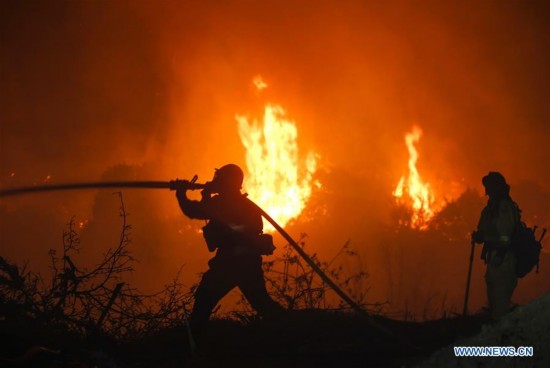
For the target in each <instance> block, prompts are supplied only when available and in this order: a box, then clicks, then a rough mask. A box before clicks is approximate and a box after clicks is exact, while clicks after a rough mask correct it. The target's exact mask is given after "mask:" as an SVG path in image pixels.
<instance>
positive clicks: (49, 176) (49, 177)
mask: <svg viewBox="0 0 550 368" xmlns="http://www.w3.org/2000/svg"><path fill="white" fill-rule="evenodd" d="M51 178H52V176H51V175H47V176H46V177H45V178H44V181H45V182H46V181H50V180H51Z"/></svg>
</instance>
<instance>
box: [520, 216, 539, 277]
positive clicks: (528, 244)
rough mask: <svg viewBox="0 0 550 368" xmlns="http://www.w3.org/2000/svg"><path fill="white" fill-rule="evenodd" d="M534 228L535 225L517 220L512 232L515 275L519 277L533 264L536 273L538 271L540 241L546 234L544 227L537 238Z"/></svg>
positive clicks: (528, 270)
mask: <svg viewBox="0 0 550 368" xmlns="http://www.w3.org/2000/svg"><path fill="white" fill-rule="evenodd" d="M536 230H537V227H536V226H535V227H534V228H530V227H527V225H526V224H525V223H524V222H521V221H519V224H518V227H517V229H516V232H515V234H514V238H513V240H512V251H513V252H514V253H515V255H516V259H517V263H516V276H517V277H519V278H522V277H524V276H525V275H527V274H528V273H529V272H531V270H532V269H533V267H535V266H537V273H538V271H539V258H540V251H541V248H542V245H541V242H542V239H543V238H544V235H545V234H546V229H544V230H543V232H542V235H541V237H540V239H539V240H537V238H536V237H535V232H536Z"/></svg>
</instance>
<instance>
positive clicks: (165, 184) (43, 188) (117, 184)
mask: <svg viewBox="0 0 550 368" xmlns="http://www.w3.org/2000/svg"><path fill="white" fill-rule="evenodd" d="M196 180H197V176H196V175H195V176H194V177H193V179H192V180H191V181H186V180H171V181H108V182H84V183H71V184H56V185H40V186H30V187H19V188H12V189H5V190H0V198H4V197H11V196H17V195H23V194H30V193H38V192H50V191H62V190H77V189H102V188H148V189H170V190H177V189H179V188H183V189H189V190H196V189H204V188H206V187H207V186H208V184H209V183H205V184H202V183H196V182H195V181H196ZM247 200H248V201H250V203H251V204H252V205H253V206H254V207H255V208H256V209H257V210H258V211H259V212H260V213H261V215H262V216H263V217H264V218H265V219H266V220H267V221H268V222H269V223H271V225H273V227H274V228H275V229H276V230H277V231H278V232H279V233H280V234H281V235H282V236H283V238H285V240H286V241H288V243H289V244H290V245H291V246H292V247H293V248H294V250H295V251H296V252H297V253H298V254H299V255H300V257H302V258H303V259H304V261H305V262H306V263H307V264H308V265H309V266H310V267H311V268H312V269H313V271H314V272H315V273H317V275H318V276H319V277H320V278H321V280H323V282H324V283H326V284H327V285H328V286H329V287H330V288H331V289H332V290H333V291H334V292H335V293H336V294H337V295H338V296H339V297H340V298H342V300H344V301H345V302H346V303H347V304H348V305H349V306H350V307H351V308H352V309H353V310H354V311H355V312H357V313H358V314H359V315H361V316H363V317H365V318H366V320H367V322H368V323H369V324H370V325H371V326H372V327H375V328H376V329H377V330H379V331H381V332H383V333H384V334H385V335H386V336H392V337H393V336H394V334H393V333H391V332H390V331H389V330H388V329H386V328H385V327H384V326H382V325H380V324H379V323H378V322H376V321H375V320H373V319H372V318H371V316H370V315H369V314H368V313H367V312H366V311H365V310H364V309H363V308H361V306H359V304H357V303H356V302H355V301H354V300H353V299H352V298H351V297H350V296H348V295H347V294H346V292H345V291H344V290H342V289H341V288H340V287H339V286H338V285H336V283H334V281H332V279H330V277H328V275H327V274H326V273H325V272H324V271H323V270H322V269H321V268H320V267H319V266H318V265H317V264H316V263H315V262H314V261H313V260H312V259H311V257H309V256H308V255H307V253H306V252H305V251H304V250H303V249H302V247H300V246H299V245H298V243H297V242H296V241H295V240H294V239H292V237H291V236H290V235H289V234H288V233H287V232H286V231H285V230H284V229H283V228H282V227H281V226H280V225H279V224H277V222H276V221H275V220H274V219H273V218H272V217H271V216H269V215H268V214H267V213H266V212H265V211H264V210H263V209H262V208H260V207H259V206H258V205H257V204H256V203H254V202H253V201H252V200H250V199H248V198H247Z"/></svg>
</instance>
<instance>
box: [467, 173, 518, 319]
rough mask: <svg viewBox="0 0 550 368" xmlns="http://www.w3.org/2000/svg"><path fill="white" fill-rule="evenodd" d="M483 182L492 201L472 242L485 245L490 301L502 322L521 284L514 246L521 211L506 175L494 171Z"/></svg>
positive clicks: (480, 221)
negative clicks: (512, 247) (513, 241)
mask: <svg viewBox="0 0 550 368" xmlns="http://www.w3.org/2000/svg"><path fill="white" fill-rule="evenodd" d="M482 182H483V186H484V187H485V194H486V195H487V196H488V197H489V200H488V201H487V206H485V208H484V209H483V211H482V212H481V217H480V219H479V223H478V226H477V230H476V231H475V232H474V233H473V234H472V239H473V240H474V241H475V242H476V243H483V244H484V245H483V250H482V252H481V258H482V259H483V260H484V261H485V263H486V265H487V269H486V272H485V282H486V285H487V299H488V301H489V308H490V310H491V316H492V318H493V319H499V318H501V317H502V316H503V315H505V314H506V313H507V312H508V311H509V309H510V300H511V298H512V294H513V292H514V289H515V287H516V285H517V277H516V262H517V260H516V256H515V254H514V252H513V251H512V250H511V243H512V240H513V236H514V232H515V229H516V227H517V226H518V223H519V208H518V207H517V205H516V204H515V203H514V202H513V201H512V198H511V197H510V186H509V185H508V184H507V183H506V179H505V178H504V176H502V174H500V173H498V172H490V173H489V174H488V175H486V176H484V177H483V180H482Z"/></svg>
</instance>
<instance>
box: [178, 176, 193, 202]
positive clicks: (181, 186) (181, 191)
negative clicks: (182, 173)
mask: <svg viewBox="0 0 550 368" xmlns="http://www.w3.org/2000/svg"><path fill="white" fill-rule="evenodd" d="M189 183H190V182H189V180H178V181H177V186H176V197H177V198H178V199H179V200H185V199H187V196H186V195H185V193H186V192H187V189H188V188H189Z"/></svg>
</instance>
